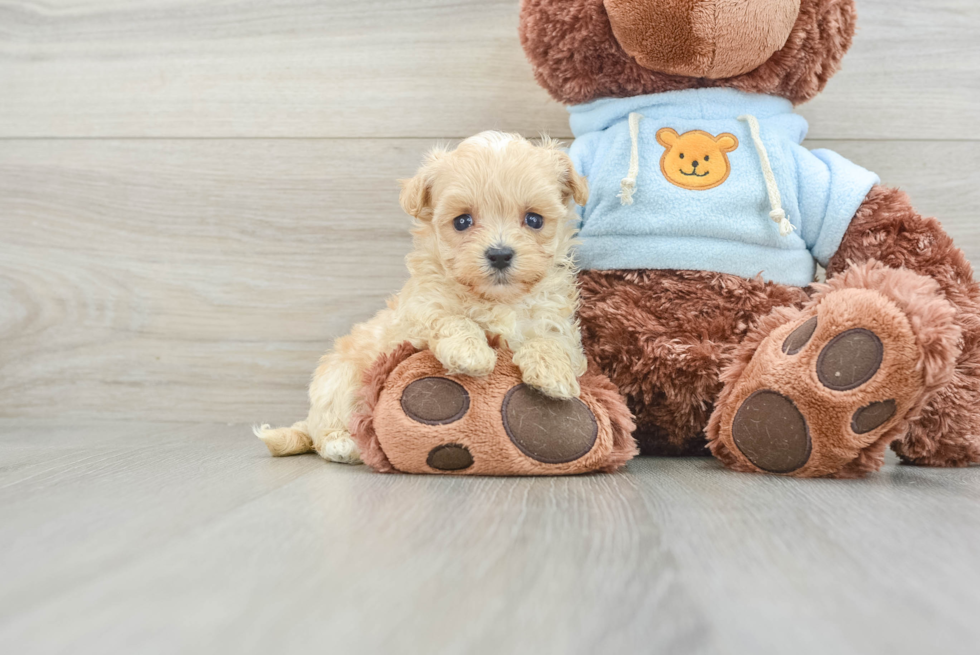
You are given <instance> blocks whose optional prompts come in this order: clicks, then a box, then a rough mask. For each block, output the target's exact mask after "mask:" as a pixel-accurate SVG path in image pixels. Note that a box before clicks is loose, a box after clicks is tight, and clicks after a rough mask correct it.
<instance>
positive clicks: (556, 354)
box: [514, 341, 581, 399]
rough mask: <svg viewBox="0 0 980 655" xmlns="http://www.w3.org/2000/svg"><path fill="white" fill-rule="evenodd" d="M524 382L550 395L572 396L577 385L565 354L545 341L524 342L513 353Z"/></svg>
mask: <svg viewBox="0 0 980 655" xmlns="http://www.w3.org/2000/svg"><path fill="white" fill-rule="evenodd" d="M514 363H515V364H517V367H518V368H519V369H521V378H522V379H523V380H524V382H525V383H527V384H529V385H531V386H532V387H534V388H536V389H537V390H538V391H540V392H541V393H543V394H544V395H546V396H551V397H552V398H561V399H568V398H576V397H578V395H579V393H581V389H580V388H579V384H578V377H577V376H576V375H575V371H574V370H573V368H572V362H571V359H570V358H569V356H568V354H567V353H566V352H565V351H564V350H563V349H562V348H561V347H560V346H558V345H557V344H550V343H549V342H547V341H538V342H528V343H527V344H525V345H524V346H523V347H521V348H520V349H518V351H517V352H516V353H515V354H514Z"/></svg>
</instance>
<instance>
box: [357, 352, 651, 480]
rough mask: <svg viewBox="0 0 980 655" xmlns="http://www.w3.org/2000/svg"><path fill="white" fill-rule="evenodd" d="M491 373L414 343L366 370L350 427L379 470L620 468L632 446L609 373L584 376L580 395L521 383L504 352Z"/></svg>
mask: <svg viewBox="0 0 980 655" xmlns="http://www.w3.org/2000/svg"><path fill="white" fill-rule="evenodd" d="M498 355H499V356H498V357H497V365H496V367H495V369H494V370H493V372H492V373H491V374H490V375H489V376H486V377H479V378H477V377H469V376H463V375H449V374H448V373H447V372H446V370H445V368H443V366H442V365H441V364H440V363H439V361H438V360H437V359H436V358H435V356H434V355H433V354H432V353H431V352H429V351H422V352H417V351H415V350H414V349H413V348H411V346H410V345H405V346H403V347H401V348H399V349H398V350H397V351H396V352H394V353H392V354H391V355H388V356H385V357H382V358H381V359H379V360H378V362H377V363H376V364H375V366H374V367H373V368H372V370H371V371H370V372H369V373H368V375H367V377H366V380H367V386H366V388H365V394H364V395H365V406H366V408H367V411H366V412H363V413H360V414H358V415H357V416H355V420H354V421H353V422H352V432H353V434H354V438H355V440H357V443H358V446H359V447H360V450H361V456H362V458H363V459H364V461H365V462H366V463H367V464H368V465H370V466H371V467H372V468H374V469H376V470H379V471H382V472H391V471H401V472H404V473H443V474H445V473H451V474H461V475H568V474H575V473H585V472H589V471H597V470H604V471H610V470H615V469H617V468H619V467H620V466H622V465H623V464H624V463H625V462H626V461H627V460H629V459H630V458H631V457H632V456H633V455H634V454H636V445H635V442H634V441H633V439H632V437H631V436H630V433H631V431H632V430H633V427H634V426H633V423H632V420H631V417H630V414H629V410H628V409H627V408H626V404H625V401H623V399H622V398H621V397H620V396H619V394H618V392H617V391H616V389H615V387H614V386H613V385H612V383H611V382H609V380H608V379H606V378H605V377H603V376H601V375H598V374H594V373H589V374H586V375H585V376H583V377H582V378H580V383H581V395H580V397H579V398H569V399H559V398H551V397H548V396H546V395H544V394H543V393H541V392H540V391H538V390H536V389H534V388H533V387H531V386H529V385H527V384H525V383H523V382H522V381H521V372H520V370H519V369H518V367H517V366H516V365H515V364H514V363H513V362H512V361H511V359H512V358H511V354H510V353H509V352H507V351H505V350H498Z"/></svg>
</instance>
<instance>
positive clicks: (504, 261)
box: [484, 248, 514, 271]
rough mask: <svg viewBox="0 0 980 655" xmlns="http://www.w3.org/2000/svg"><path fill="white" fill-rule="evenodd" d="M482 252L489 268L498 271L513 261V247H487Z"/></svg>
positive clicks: (506, 267) (508, 266) (504, 269)
mask: <svg viewBox="0 0 980 655" xmlns="http://www.w3.org/2000/svg"><path fill="white" fill-rule="evenodd" d="M484 254H485V255H486V257H487V263H489V264H490V268H494V269H497V270H498V271H506V270H507V269H508V268H510V265H511V264H512V263H513V262H514V249H513V248H487V251H486V253H484Z"/></svg>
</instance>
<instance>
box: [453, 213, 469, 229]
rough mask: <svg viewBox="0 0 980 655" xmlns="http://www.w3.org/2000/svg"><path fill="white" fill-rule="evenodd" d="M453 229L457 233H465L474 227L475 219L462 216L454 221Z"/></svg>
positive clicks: (467, 215)
mask: <svg viewBox="0 0 980 655" xmlns="http://www.w3.org/2000/svg"><path fill="white" fill-rule="evenodd" d="M453 227H454V228H456V231H457V232H464V231H466V230H468V229H470V228H471V227H473V217H472V216H470V215H469V214H462V215H460V216H457V217H456V218H454V219H453Z"/></svg>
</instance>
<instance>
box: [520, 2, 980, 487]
mask: <svg viewBox="0 0 980 655" xmlns="http://www.w3.org/2000/svg"><path fill="white" fill-rule="evenodd" d="M855 19H856V12H855V7H854V0H524V2H523V6H522V10H521V24H520V33H521V41H522V44H523V46H524V48H525V51H526V53H527V56H528V58H529V59H530V61H531V63H532V65H533V68H534V72H535V75H536V77H537V79H538V81H539V82H540V83H541V85H542V86H544V87H545V88H546V89H547V90H548V91H549V93H550V94H551V95H552V96H553V97H554V98H556V99H557V100H558V101H560V102H563V103H565V104H568V105H570V107H569V111H570V112H571V123H572V129H573V132H574V133H575V135H576V141H575V143H574V144H573V146H572V148H571V150H570V153H571V155H572V158H573V160H574V161H575V162H576V165H577V167H578V168H579V170H580V172H581V173H583V174H584V175H586V176H587V177H588V179H589V184H590V187H591V191H592V196H591V198H590V200H589V202H588V204H587V205H586V206H585V207H584V208H582V214H581V215H582V228H581V233H580V236H581V240H582V245H581V248H580V252H579V260H580V264H581V266H582V268H583V272H582V273H581V278H580V280H581V286H582V296H583V297H582V307H581V310H580V318H581V321H582V326H583V337H584V340H585V346H586V350H587V353H588V355H589V356H590V358H591V359H592V360H593V361H594V362H595V363H597V364H598V365H599V366H600V367H601V369H602V370H603V372H604V373H605V374H606V375H608V376H609V377H610V378H611V379H612V381H613V382H614V383H615V384H616V385H617V386H618V388H619V389H620V391H621V392H622V393H624V394H625V395H626V396H627V398H628V402H629V405H630V408H631V409H632V410H633V412H634V413H635V416H636V422H637V425H638V428H637V431H636V433H635V436H636V437H637V439H638V441H639V442H640V444H641V447H642V449H643V452H644V453H647V454H694V453H699V452H701V451H703V450H704V448H705V446H706V445H707V447H708V448H710V451H711V452H712V453H713V454H714V455H715V456H716V457H718V458H719V459H720V460H721V461H722V462H723V463H724V464H725V465H726V466H728V467H730V468H732V469H735V470H738V471H752V472H769V473H775V474H783V475H792V476H798V477H819V476H831V477H858V476H861V475H864V474H866V473H868V472H869V471H874V470H877V469H878V468H879V467H880V466H881V464H882V462H883V459H884V451H885V449H886V447H887V446H889V445H891V446H892V448H893V449H894V450H895V451H896V452H897V453H898V455H899V456H900V457H901V458H902V459H903V460H904V461H906V462H908V463H913V464H919V465H926V466H946V467H954V466H966V465H969V464H972V463H976V462H978V461H980V375H978V373H980V370H978V365H980V303H978V301H980V288H978V286H977V284H976V282H974V280H973V271H972V269H971V267H970V264H969V262H968V261H967V260H966V258H965V257H964V255H963V253H962V252H961V251H960V250H959V249H958V248H957V247H956V246H955V245H954V244H953V242H952V240H951V239H950V237H949V236H948V235H947V234H946V233H945V232H944V231H943V229H942V227H941V226H940V224H939V222H938V221H936V220H935V219H933V218H924V217H922V216H921V215H920V214H919V213H918V212H916V211H915V209H914V208H913V207H912V205H911V204H910V202H909V199H908V198H907V197H906V195H905V194H904V193H902V192H900V191H898V190H895V189H889V188H886V187H884V186H880V185H879V181H878V178H877V177H876V176H875V175H874V174H872V173H870V172H868V171H866V170H864V169H862V168H860V167H858V166H856V165H854V164H852V163H851V162H848V161H847V160H845V159H844V158H842V157H840V156H839V155H836V154H835V153H832V152H829V151H813V152H810V151H808V150H806V149H804V148H802V146H800V143H801V142H802V140H803V138H804V136H805V133H806V123H805V121H804V120H803V119H802V118H801V117H799V116H798V115H796V114H795V113H793V105H797V104H800V103H803V102H806V101H808V100H810V99H812V98H813V97H814V96H816V95H817V94H818V93H819V92H820V91H821V90H822V89H823V88H824V86H825V85H826V83H827V81H828V79H829V78H830V77H831V76H832V75H833V74H834V73H835V72H836V71H837V69H838V66H839V64H840V61H841V58H842V57H843V56H844V53H845V52H846V51H847V49H848V48H849V46H850V44H851V40H852V37H853V35H854V30H855ZM817 263H819V264H821V265H823V266H824V267H825V268H826V270H827V277H828V283H827V284H814V283H813V280H814V273H815V270H816V264H817Z"/></svg>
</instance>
